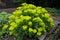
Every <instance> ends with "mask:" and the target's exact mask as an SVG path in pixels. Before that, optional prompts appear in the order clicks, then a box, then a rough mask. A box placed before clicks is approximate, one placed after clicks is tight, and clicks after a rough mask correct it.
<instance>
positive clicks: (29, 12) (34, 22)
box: [9, 3, 54, 40]
mask: <svg viewBox="0 0 60 40" xmlns="http://www.w3.org/2000/svg"><path fill="white" fill-rule="evenodd" d="M9 24H10V26H9V31H10V32H9V33H10V35H15V36H17V37H18V36H19V37H21V38H22V39H21V40H23V37H26V36H29V37H39V36H41V35H42V34H44V33H45V32H47V31H49V30H50V29H52V28H53V27H54V24H53V19H52V18H51V17H50V15H49V14H48V12H47V10H46V9H45V8H42V7H36V6H34V5H32V4H26V3H23V4H22V6H21V7H18V8H17V10H15V11H14V12H13V14H12V15H11V16H9ZM19 37H18V38H19ZM19 40H20V39H19Z"/></svg>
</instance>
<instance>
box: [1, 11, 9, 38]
mask: <svg viewBox="0 0 60 40" xmlns="http://www.w3.org/2000/svg"><path fill="white" fill-rule="evenodd" d="M9 15H10V14H8V13H7V12H4V11H3V12H0V38H1V36H2V35H3V34H4V33H6V30H5V29H6V28H7V27H8V25H7V24H8V17H9Z"/></svg>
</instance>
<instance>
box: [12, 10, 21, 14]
mask: <svg viewBox="0 0 60 40" xmlns="http://www.w3.org/2000/svg"><path fill="white" fill-rule="evenodd" d="M13 14H16V15H19V14H22V11H21V10H16V11H15V12H13Z"/></svg>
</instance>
